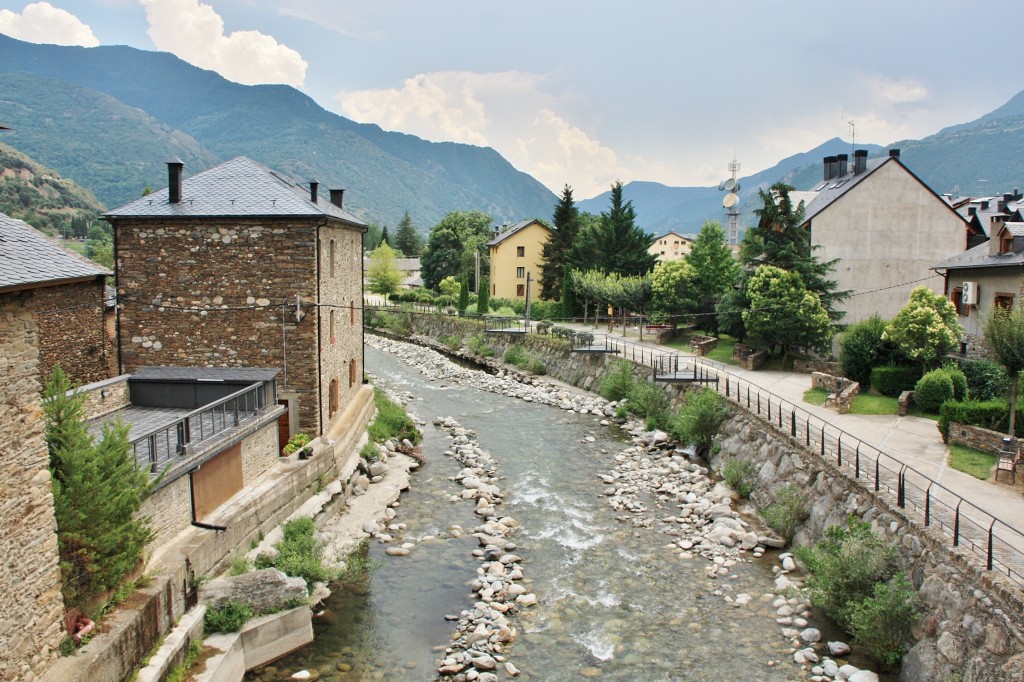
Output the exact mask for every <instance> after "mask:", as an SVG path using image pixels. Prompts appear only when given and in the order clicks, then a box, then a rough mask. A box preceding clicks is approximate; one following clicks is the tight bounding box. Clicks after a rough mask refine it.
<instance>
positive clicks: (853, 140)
mask: <svg viewBox="0 0 1024 682" xmlns="http://www.w3.org/2000/svg"><path fill="white" fill-rule="evenodd" d="M847 123H849V124H850V149H852V150H854V151H856V148H857V124H856V123H854V122H853V121H852V120H850V121H847Z"/></svg>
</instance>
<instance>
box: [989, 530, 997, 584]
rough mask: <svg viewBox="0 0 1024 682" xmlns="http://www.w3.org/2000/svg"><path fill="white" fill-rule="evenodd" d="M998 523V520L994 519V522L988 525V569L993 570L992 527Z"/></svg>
mask: <svg viewBox="0 0 1024 682" xmlns="http://www.w3.org/2000/svg"><path fill="white" fill-rule="evenodd" d="M995 525H996V520H995V519H992V523H991V524H989V527H988V570H990V571H991V570H992V529H993V528H994V527H995Z"/></svg>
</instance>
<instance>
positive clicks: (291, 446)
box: [281, 433, 312, 455]
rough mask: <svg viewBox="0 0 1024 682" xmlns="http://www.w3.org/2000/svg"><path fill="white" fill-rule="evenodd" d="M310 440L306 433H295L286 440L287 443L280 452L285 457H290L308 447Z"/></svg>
mask: <svg viewBox="0 0 1024 682" xmlns="http://www.w3.org/2000/svg"><path fill="white" fill-rule="evenodd" d="M310 440H312V439H311V438H310V437H309V434H308V433H296V434H295V435H294V436H292V437H291V438H289V439H288V442H287V443H285V444H284V448H283V449H282V450H281V452H282V453H284V454H285V455H290V454H292V453H293V452H296V451H298V450H301V449H302V448H304V447H306V446H307V445H309V441H310Z"/></svg>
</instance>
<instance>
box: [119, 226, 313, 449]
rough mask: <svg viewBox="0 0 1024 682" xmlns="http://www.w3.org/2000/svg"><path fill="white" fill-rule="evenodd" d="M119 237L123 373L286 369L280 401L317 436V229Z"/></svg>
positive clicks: (156, 229) (142, 231)
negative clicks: (291, 404) (292, 404)
mask: <svg viewBox="0 0 1024 682" xmlns="http://www.w3.org/2000/svg"><path fill="white" fill-rule="evenodd" d="M115 229H116V230H117V235H116V242H115V243H116V244H117V253H116V254H115V258H116V260H117V270H118V277H119V279H118V295H119V297H120V305H121V313H120V327H121V352H122V363H123V369H124V371H125V372H133V371H135V370H136V369H138V368H139V367H142V366H145V365H178V366H183V365H195V366H200V367H273V368H277V369H281V370H282V374H281V376H280V378H279V382H278V390H279V393H280V394H281V395H282V397H288V396H289V395H294V396H297V397H298V403H299V404H298V410H297V414H298V420H299V424H298V425H297V428H296V430H297V431H306V432H308V433H311V434H315V433H318V431H319V426H320V425H319V414H318V412H317V403H318V399H317V397H318V395H317V391H318V385H317V384H318V382H317V369H318V350H317V334H318V314H317V308H316V306H315V304H316V300H317V298H316V297H317V290H316V288H317V287H316V284H317V280H316V269H317V260H316V251H317V240H316V231H317V228H316V224H315V222H314V221H312V220H296V221H292V222H288V221H285V220H282V219H273V220H261V219H256V218H253V219H232V220H230V221H227V220H221V221H217V223H215V224H212V223H210V222H209V221H205V220H203V219H198V218H197V219H191V220H176V221H173V222H171V221H162V220H152V221H135V222H129V221H117V222H116V223H115ZM296 295H298V297H299V299H300V301H301V313H302V318H301V320H299V321H296V317H297V315H296V313H297V312H298V310H297V306H296ZM285 348H287V358H285V350H284V349H285Z"/></svg>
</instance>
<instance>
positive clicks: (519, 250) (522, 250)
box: [516, 246, 526, 258]
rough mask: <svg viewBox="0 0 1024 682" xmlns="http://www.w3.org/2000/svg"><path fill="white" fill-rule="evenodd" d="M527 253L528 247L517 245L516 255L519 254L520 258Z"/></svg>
mask: <svg viewBox="0 0 1024 682" xmlns="http://www.w3.org/2000/svg"><path fill="white" fill-rule="evenodd" d="M525 255H526V247H525V246H517V247H516V256H518V257H519V258H522V257H524V256H525Z"/></svg>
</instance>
